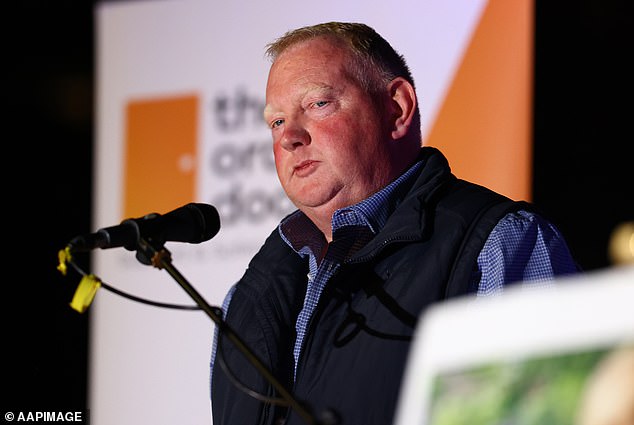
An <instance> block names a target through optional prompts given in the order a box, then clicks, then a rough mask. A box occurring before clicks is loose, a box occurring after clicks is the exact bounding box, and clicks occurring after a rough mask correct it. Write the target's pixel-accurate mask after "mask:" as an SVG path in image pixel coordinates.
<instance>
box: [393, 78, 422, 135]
mask: <svg viewBox="0 0 634 425" xmlns="http://www.w3.org/2000/svg"><path fill="white" fill-rule="evenodd" d="M388 91H389V94H390V98H391V101H392V108H393V109H392V138H393V139H395V140H396V139H400V138H401V137H404V136H405V135H406V134H407V133H408V131H409V129H410V127H411V125H412V121H413V119H414V114H415V111H416V104H417V99H416V91H415V90H414V87H413V86H412V84H410V83H409V82H408V81H407V80H406V79H405V78H403V77H396V78H395V79H393V80H392V81H391V82H390V83H389V84H388Z"/></svg>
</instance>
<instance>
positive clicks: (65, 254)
mask: <svg viewBox="0 0 634 425" xmlns="http://www.w3.org/2000/svg"><path fill="white" fill-rule="evenodd" d="M57 257H58V258H59V265H58V266H57V270H59V272H60V273H61V274H63V275H64V276H66V272H67V271H68V267H67V266H66V264H67V263H69V262H71V261H72V259H73V257H72V255H71V254H70V247H68V246H67V247H66V248H64V249H60V250H59V252H58V253H57Z"/></svg>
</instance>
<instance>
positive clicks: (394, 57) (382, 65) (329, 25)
mask: <svg viewBox="0 0 634 425" xmlns="http://www.w3.org/2000/svg"><path fill="white" fill-rule="evenodd" d="M315 38H325V39H328V40H330V41H331V42H332V43H333V44H334V45H338V46H341V47H342V48H344V49H346V50H347V51H348V53H349V54H350V56H351V59H352V60H351V62H350V64H349V67H348V71H349V72H350V73H351V75H352V77H353V78H355V80H356V81H357V82H358V83H359V85H360V86H361V87H362V88H363V89H364V90H366V91H367V92H368V93H370V94H371V95H378V94H379V93H382V91H383V89H384V88H385V86H386V84H388V83H389V82H390V81H392V80H393V79H394V78H396V77H402V78H404V79H405V80H407V81H408V82H409V83H410V84H411V85H412V87H415V85H414V78H413V77H412V73H411V71H410V69H409V66H408V65H407V63H406V62H405V58H404V57H403V56H402V55H401V54H399V53H398V52H397V51H396V50H394V48H393V47H392V46H391V45H390V43H388V42H387V40H385V39H384V38H383V37H382V36H381V35H380V34H378V33H377V32H376V31H375V30H374V29H373V28H371V27H369V26H368V25H366V24H361V23H354V22H326V23H322V24H317V25H311V26H306V27H302V28H298V29H295V30H291V31H288V32H287V33H286V34H284V35H283V36H281V37H280V38H278V39H277V40H275V41H274V42H272V43H269V44H268V45H267V46H266V54H267V56H268V57H269V58H270V59H271V61H272V62H275V60H276V59H277V58H278V56H279V55H281V54H282V53H283V52H284V51H285V50H287V49H288V48H289V47H291V46H295V45H297V44H300V43H303V42H306V41H309V40H312V39H315ZM413 128H415V129H418V131H420V111H419V108H418V104H417V105H416V111H415V115H414V123H413Z"/></svg>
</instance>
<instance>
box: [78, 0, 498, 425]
mask: <svg viewBox="0 0 634 425" xmlns="http://www.w3.org/2000/svg"><path fill="white" fill-rule="evenodd" d="M485 6H486V1H485V0H476V1H474V0H454V1H450V2H444V1H442V2H441V1H431V0H429V1H426V0H424V1H421V0H408V1H397V2H396V3H394V2H375V3H373V2H368V1H361V0H354V1H347V2H342V1H335V0H323V1H321V2H291V1H279V0H278V1H269V2H251V1H244V0H236V1H231V2H213V1H192V0H187V1H183V0H180V1H166V0H163V1H159V2H148V1H139V2H124V3H117V2H112V3H103V4H101V5H99V6H98V7H97V9H96V21H97V34H96V36H97V42H98V45H97V49H96V50H97V58H96V60H97V105H96V106H97V117H96V118H97V120H96V121H97V132H96V138H97V146H96V156H95V167H96V172H95V182H96V183H95V203H94V211H95V215H94V226H95V228H100V227H105V226H111V225H114V224H117V223H119V222H120V221H121V220H122V219H124V218H128V217H130V216H133V217H138V216H141V215H144V214H146V213H150V212H159V213H165V212H168V211H169V210H171V209H175V208H177V207H180V206H181V205H183V204H185V203H187V202H203V203H210V204H212V205H215V206H216V207H217V208H218V210H219V211H220V214H221V223H222V227H221V229H220V232H219V234H218V235H217V236H216V237H215V238H214V239H212V240H211V241H208V242H206V243H203V244H200V245H189V244H170V243H168V244H167V245H166V247H167V248H168V249H169V250H170V251H171V252H172V254H173V263H174V265H175V266H176V268H177V269H178V270H179V271H180V272H181V273H182V274H183V275H184V276H185V277H186V278H187V279H188V280H189V282H190V283H191V284H192V285H193V286H194V287H195V288H196V289H197V290H198V291H199V292H200V294H201V295H202V296H203V297H204V298H205V299H206V300H207V302H208V303H209V304H211V305H220V304H221V303H222V300H223V297H224V295H225V293H226V291H227V290H228V289H229V287H230V286H231V285H232V284H233V283H234V282H235V281H236V280H237V279H238V278H239V277H240V276H241V275H242V273H243V271H244V270H245V268H246V266H247V263H248V261H249V259H250V258H251V256H252V255H253V254H254V253H255V252H256V251H257V249H258V248H259V246H260V245H261V243H262V242H263V241H264V238H265V237H266V236H267V235H268V234H269V233H270V232H271V231H272V230H273V229H274V228H275V226H276V224H277V223H278V221H279V220H280V218H281V217H282V216H283V215H284V214H286V213H287V212H288V211H290V209H291V206H290V205H289V203H288V201H287V200H286V198H285V196H284V195H283V192H282V190H281V187H280V185H279V183H278V181H277V178H276V174H275V169H274V166H273V160H272V152H271V139H270V134H269V131H268V129H267V128H266V125H265V124H264V122H263V119H262V115H261V112H262V107H263V105H264V90H265V84H266V78H267V73H268V68H269V63H268V60H267V59H266V58H265V56H264V50H265V45H266V44H267V43H269V42H271V41H273V40H274V39H275V38H277V37H278V36H280V35H282V34H283V33H284V32H286V31H287V30H290V29H293V28H296V27H299V26H304V25H308V24H315V23H320V22H325V21H332V20H337V21H357V22H364V23H367V24H369V25H370V26H372V27H374V28H375V29H376V30H377V31H378V32H379V33H380V34H382V35H383V36H384V37H385V38H386V39H387V40H388V41H390V42H391V43H392V45H393V46H394V47H395V48H396V49H397V50H398V51H399V52H400V53H402V54H403V55H404V56H405V57H406V58H407V60H408V63H409V65H410V68H411V69H412V72H413V74H414V78H415V81H416V83H417V88H418V95H419V98H420V103H421V112H422V126H423V134H424V135H426V134H428V132H429V131H430V127H431V123H433V121H434V119H435V116H436V114H437V113H438V110H439V108H440V105H441V104H442V101H443V98H444V96H445V94H446V92H447V91H448V88H449V86H450V85H451V81H452V78H453V76H454V74H455V73H456V70H457V68H458V67H459V66H460V62H461V58H462V57H463V55H464V52H465V50H466V49H467V48H468V45H469V41H470V37H471V36H472V33H473V32H474V30H475V28H476V26H477V25H478V22H479V20H480V17H481V14H482V13H483V10H484V8H485ZM134 254H135V253H134V252H130V251H126V250H124V249H111V250H100V251H97V252H95V253H94V256H93V263H92V264H93V267H94V272H95V273H96V274H97V275H98V276H99V277H100V278H102V279H103V280H104V281H105V282H106V283H108V284H110V285H112V286H114V287H116V288H118V289H120V290H123V291H125V292H128V293H131V294H134V295H136V296H138V297H141V298H145V299H150V300H153V301H160V302H165V303H173V304H186V305H193V301H192V300H191V299H190V298H189V296H188V295H187V294H186V293H185V292H184V291H183V290H182V289H181V288H180V287H179V286H178V285H177V283H176V282H175V281H174V280H173V279H172V278H171V277H170V276H169V275H168V274H167V273H166V272H165V271H163V270H158V269H156V268H152V267H148V266H144V265H142V264H141V263H139V262H138V261H137V260H136V259H135V255H134ZM90 312H91V323H92V328H91V338H92V341H91V358H90V365H91V370H90V386H89V390H90V394H89V408H90V411H91V422H92V423H93V424H95V425H112V424H117V425H126V424H130V425H138V424H153V425H163V424H165V425H168V424H169V425H173V424H179V425H187V424H191V425H200V424H209V423H211V415H210V401H209V360H210V354H211V344H212V337H213V331H214V329H213V323H212V321H211V320H210V318H208V317H207V316H206V315H205V314H204V313H203V312H200V311H197V312H193V311H180V310H171V309H165V308H159V307H154V306H149V305H144V304H141V303H137V302H134V301H130V300H128V299H125V298H122V297H120V296H118V295H115V294H113V293H111V292H108V291H105V290H101V291H100V292H99V293H98V294H97V296H96V299H95V302H94V305H93V306H92V307H91V310H90Z"/></svg>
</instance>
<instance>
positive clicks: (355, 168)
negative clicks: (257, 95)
mask: <svg viewBox="0 0 634 425" xmlns="http://www.w3.org/2000/svg"><path fill="white" fill-rule="evenodd" d="M349 62H350V59H349V58H348V56H347V55H346V53H345V52H344V51H342V50H341V49H338V48H336V47H335V46H333V45H332V44H330V43H329V42H327V41H326V40H324V39H314V40H310V41H307V42H304V43H301V44H299V45H296V46H293V47H291V48H289V49H288V50H286V51H284V52H283V53H282V54H281V55H280V56H279V57H278V59H277V60H276V61H275V63H274V64H273V65H272V67H271V70H270V73H269V79H268V84H267V90H266V108H265V111H264V117H265V120H266V122H267V123H268V124H269V126H270V128H271V132H272V135H273V153H274V155H275V165H276V168H277V174H278V176H279V179H280V182H281V183H282V186H283V188H284V190H285V191H286V193H287V195H288V197H289V198H290V199H291V201H292V202H293V203H294V204H295V205H296V206H297V207H298V208H299V209H301V210H302V211H304V212H305V213H307V214H308V215H309V217H311V213H313V214H320V213H321V214H324V213H329V214H332V212H333V211H334V210H336V209H338V208H342V207H345V206H349V205H352V204H355V203H357V202H359V201H360V200H362V199H365V198H366V197H367V196H369V195H371V194H372V193H374V192H376V191H377V190H379V189H380V188H381V187H383V186H385V185H386V184H387V183H389V181H390V180H391V179H392V178H393V177H394V176H392V175H391V167H390V165H389V163H390V157H389V155H388V143H389V132H388V131H386V130H385V129H386V128H387V124H386V122H387V121H386V118H385V117H383V116H382V114H380V112H379V111H380V110H383V109H385V106H384V105H383V107H382V106H381V105H377V104H376V101H374V100H373V99H372V98H371V97H370V95H369V94H368V93H366V92H365V91H364V90H363V89H362V88H361V87H360V86H359V84H358V83H357V82H356V81H355V80H353V78H352V77H351V76H350V74H349V73H348V72H346V64H347V63H349Z"/></svg>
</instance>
